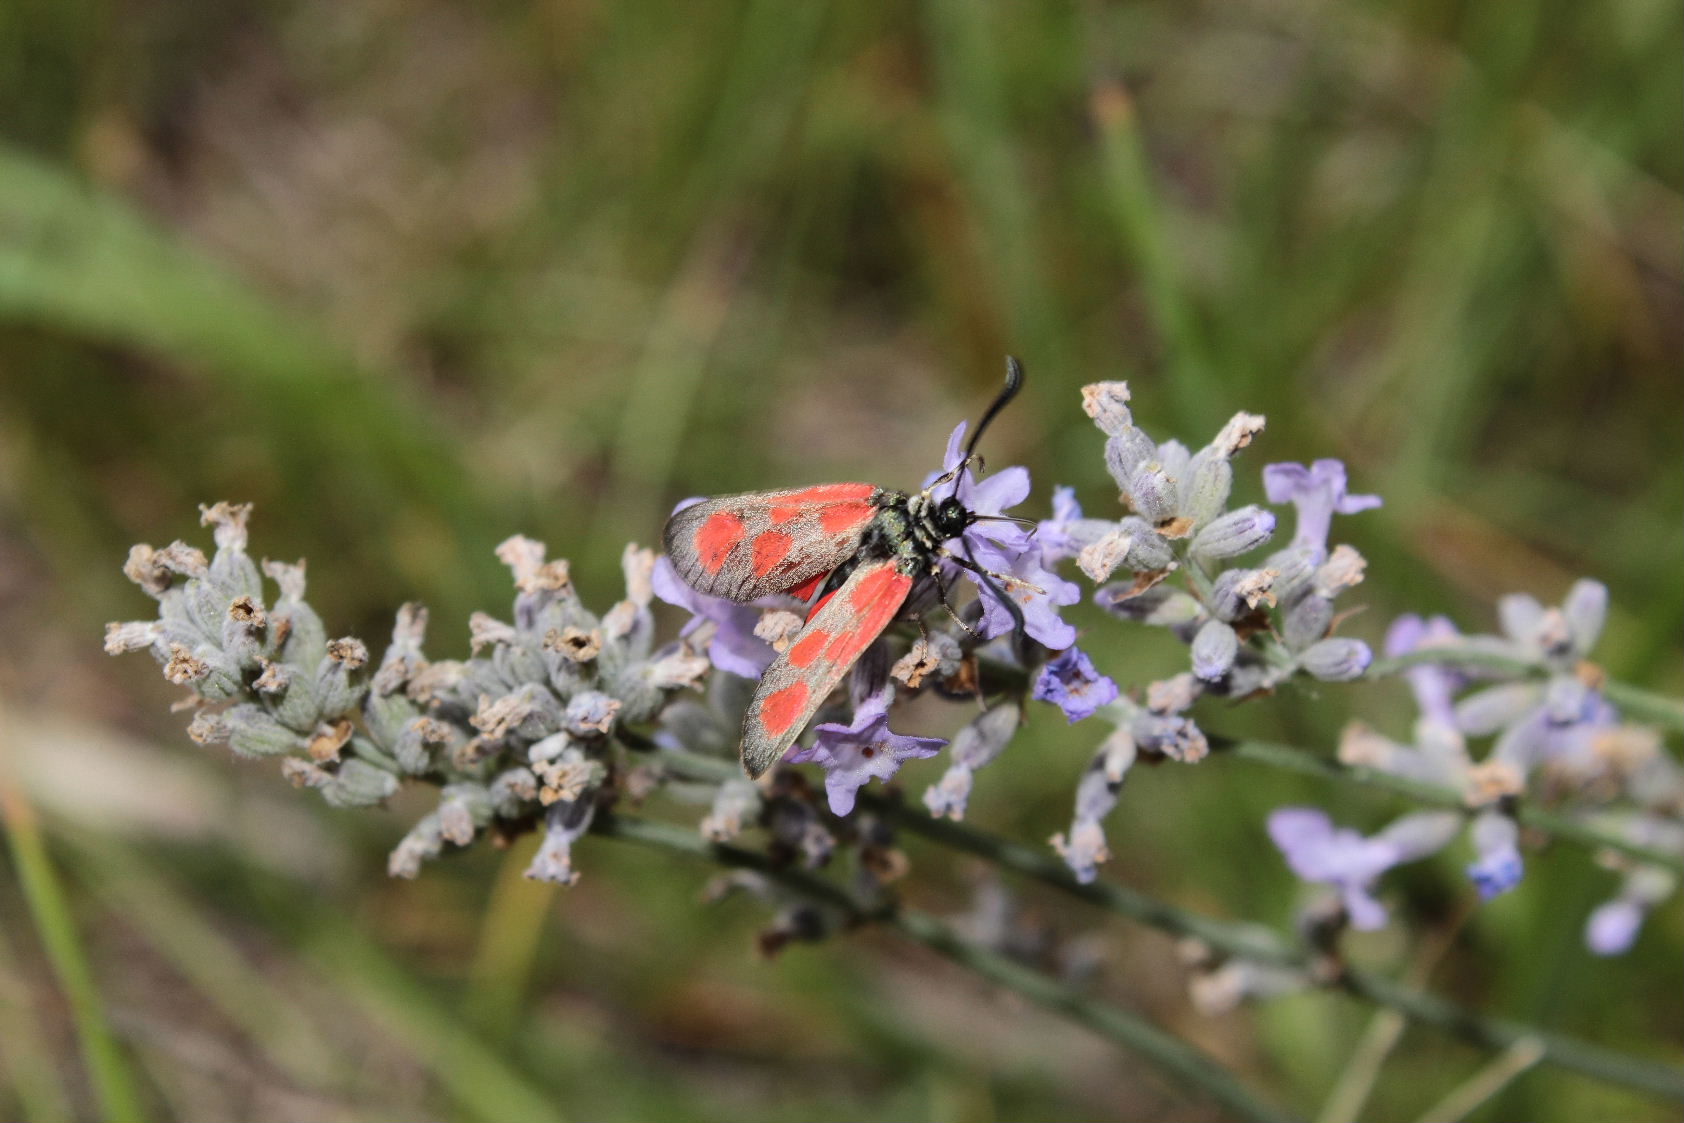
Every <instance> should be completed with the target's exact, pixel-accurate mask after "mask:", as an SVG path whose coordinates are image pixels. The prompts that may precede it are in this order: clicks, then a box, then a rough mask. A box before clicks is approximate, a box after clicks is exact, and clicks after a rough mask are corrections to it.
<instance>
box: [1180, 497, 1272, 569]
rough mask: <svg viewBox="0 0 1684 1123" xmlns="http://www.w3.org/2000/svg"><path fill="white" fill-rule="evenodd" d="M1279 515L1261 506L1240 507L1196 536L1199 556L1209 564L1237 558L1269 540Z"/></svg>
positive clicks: (1213, 521)
mask: <svg viewBox="0 0 1684 1123" xmlns="http://www.w3.org/2000/svg"><path fill="white" fill-rule="evenodd" d="M1274 533H1275V516H1274V515H1273V514H1271V513H1269V512H1268V511H1265V510H1264V509H1263V508H1261V507H1258V506H1255V505H1253V506H1249V507H1240V508H1238V509H1236V510H1233V511H1229V512H1228V513H1227V514H1225V515H1222V516H1221V517H1220V518H1217V519H1214V520H1212V521H1211V522H1210V523H1207V524H1206V525H1205V527H1204V529H1202V530H1200V531H1199V532H1198V533H1197V534H1195V535H1194V536H1193V544H1192V547H1191V549H1192V552H1193V555H1194V556H1195V557H1198V558H1202V559H1205V560H1208V561H1217V560H1220V559H1222V558H1231V557H1236V556H1238V555H1240V554H1243V553H1246V552H1247V551H1250V550H1255V549H1256V548H1257V547H1259V546H1261V545H1263V543H1265V542H1267V541H1268V540H1269V537H1270V535H1272V534H1274Z"/></svg>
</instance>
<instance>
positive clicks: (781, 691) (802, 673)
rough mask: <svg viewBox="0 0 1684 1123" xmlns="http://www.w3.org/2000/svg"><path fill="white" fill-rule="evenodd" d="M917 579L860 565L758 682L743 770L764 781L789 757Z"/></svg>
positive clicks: (747, 720) (746, 728)
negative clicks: (786, 754) (791, 748)
mask: <svg viewBox="0 0 1684 1123" xmlns="http://www.w3.org/2000/svg"><path fill="white" fill-rule="evenodd" d="M911 589H912V578H911V577H909V576H908V575H906V574H904V573H902V572H900V571H899V569H898V568H897V567H896V564H895V561H894V559H892V558H884V559H881V560H874V561H868V562H862V563H860V566H859V568H857V569H855V570H854V572H853V573H852V574H851V575H850V576H849V578H848V580H847V581H846V582H844V583H843V585H842V587H841V588H840V589H838V590H836V592H835V593H834V594H832V595H831V596H829V597H827V598H826V599H825V601H824V603H823V604H822V605H820V606H819V609H818V611H817V612H815V613H814V614H813V617H812V619H810V620H808V621H807V625H806V627H804V628H802V629H801V632H800V634H799V635H797V636H796V637H795V641H794V642H793V643H791V644H790V645H789V647H787V648H786V649H785V650H784V653H783V654H782V655H780V656H778V658H777V660H776V661H775V662H774V663H773V664H772V665H771V666H770V667H768V668H766V673H765V674H764V675H762V676H761V678H760V689H759V690H758V691H756V692H755V695H754V701H753V702H751V703H750V704H749V708H748V713H747V714H745V715H743V749H742V755H743V768H744V769H745V770H747V772H748V774H749V776H751V777H758V776H759V775H760V774H761V773H762V772H765V771H766V770H767V769H768V768H770V767H772V765H774V764H776V763H777V762H778V761H779V760H780V759H781V758H782V757H783V755H784V751H785V750H786V749H788V748H789V746H790V745H791V744H793V743H794V742H795V738H796V737H798V736H799V735H800V733H801V731H802V730H803V729H804V728H806V726H807V722H808V721H810V720H811V719H812V717H813V714H814V712H815V711H816V710H817V709H818V708H819V704H820V703H821V702H823V701H824V700H825V696H826V695H828V694H829V693H830V692H831V691H832V690H834V689H835V688H836V684H837V683H839V682H841V681H842V676H843V675H845V674H847V673H848V668H849V667H851V666H853V665H854V662H855V660H857V659H858V658H859V657H860V655H861V654H862V653H863V652H864V651H865V649H866V648H867V647H870V646H871V641H872V640H874V639H876V638H877V637H878V636H879V635H881V634H882V632H883V629H884V628H887V627H888V626H889V622H890V621H891V620H893V619H894V618H895V613H897V612H899V611H900V607H901V605H902V604H904V603H906V595H907V593H908V592H909V591H910V590H911Z"/></svg>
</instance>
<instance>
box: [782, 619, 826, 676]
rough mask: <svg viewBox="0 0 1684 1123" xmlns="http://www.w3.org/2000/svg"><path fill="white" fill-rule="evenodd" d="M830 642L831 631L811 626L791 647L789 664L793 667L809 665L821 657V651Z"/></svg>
mask: <svg viewBox="0 0 1684 1123" xmlns="http://www.w3.org/2000/svg"><path fill="white" fill-rule="evenodd" d="M828 642H830V633H829V632H827V631H825V630H824V629H823V628H811V629H809V630H808V631H806V632H804V633H802V636H801V638H800V639H798V640H796V641H795V644H794V646H792V647H791V648H790V649H789V665H790V666H792V667H805V666H807V665H809V664H810V663H812V661H813V660H814V659H817V658H818V657H819V652H820V651H822V650H823V649H824V645H825V644H826V643H828Z"/></svg>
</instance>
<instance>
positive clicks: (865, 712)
mask: <svg viewBox="0 0 1684 1123" xmlns="http://www.w3.org/2000/svg"><path fill="white" fill-rule="evenodd" d="M894 696H895V692H894V687H892V686H887V685H885V686H883V687H881V688H880V689H879V690H877V691H876V692H875V693H874V694H872V695H871V696H870V697H868V698H866V699H865V700H864V701H862V702H861V703H860V704H859V705H858V706H857V707H855V709H854V720H853V721H852V722H850V723H849V724H847V725H842V724H839V723H837V722H826V723H824V724H823V725H820V726H818V727H817V728H816V729H815V730H814V732H815V733H816V734H817V736H816V737H815V738H814V740H813V743H812V744H811V745H810V746H808V747H806V748H799V747H797V748H793V749H791V750H790V751H789V753H788V754H786V755H785V756H784V760H785V761H787V762H788V763H790V764H818V765H820V766H822V767H823V768H824V773H825V775H824V788H825V793H826V794H827V795H828V796H829V797H830V810H831V812H832V813H833V814H836V815H846V814H848V813H849V812H850V811H852V810H853V809H854V797H855V796H856V794H858V792H859V790H860V788H862V787H864V786H865V785H866V783H867V782H868V781H870V780H873V779H877V780H883V781H885V782H886V781H887V780H888V779H889V778H890V777H891V776H893V775H894V774H895V773H896V772H898V771H900V766H901V763H902V762H903V761H908V760H919V759H922V758H924V757H931V756H935V755H936V753H937V752H938V751H940V749H941V747H942V746H943V745H945V744H947V742H946V741H945V740H943V739H942V738H940V737H908V736H904V735H902V734H899V733H892V732H890V731H889V716H888V715H889V703H890V702H891V701H892V700H893V699H894Z"/></svg>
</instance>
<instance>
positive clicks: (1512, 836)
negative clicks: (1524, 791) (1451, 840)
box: [1468, 811, 1526, 901]
mask: <svg viewBox="0 0 1684 1123" xmlns="http://www.w3.org/2000/svg"><path fill="white" fill-rule="evenodd" d="M1468 833H1469V835H1470V836H1471V837H1472V839H1473V844H1474V853H1475V855H1476V858H1475V860H1474V862H1473V863H1472V864H1470V865H1469V866H1468V879H1469V880H1470V881H1472V882H1473V883H1474V888H1476V889H1478V890H1479V899H1480V900H1482V901H1489V900H1490V899H1491V898H1492V897H1495V896H1497V895H1498V894H1501V893H1507V892H1508V891H1509V890H1510V889H1513V888H1514V887H1515V886H1516V885H1519V884H1520V877H1521V874H1523V873H1524V872H1525V870H1526V867H1525V864H1524V863H1523V862H1522V861H1521V858H1520V846H1519V842H1520V828H1519V827H1518V826H1516V825H1515V821H1514V820H1513V819H1511V818H1509V816H1507V815H1504V814H1502V813H1501V812H1499V811H1486V812H1483V813H1482V814H1480V816H1479V817H1478V818H1476V819H1475V820H1474V823H1473V827H1472V829H1471V830H1470V831H1469V832H1468Z"/></svg>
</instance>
